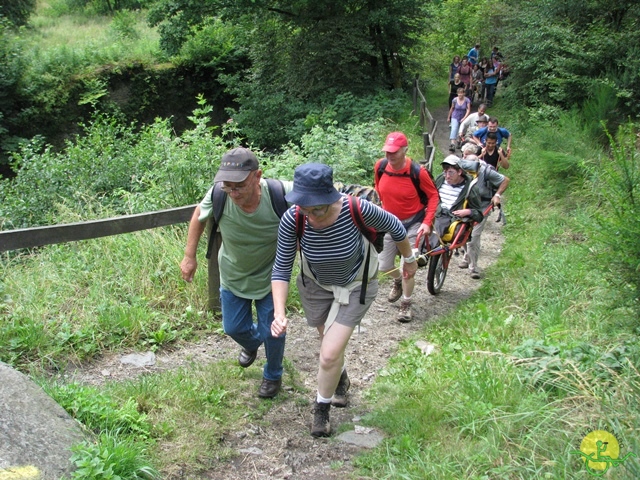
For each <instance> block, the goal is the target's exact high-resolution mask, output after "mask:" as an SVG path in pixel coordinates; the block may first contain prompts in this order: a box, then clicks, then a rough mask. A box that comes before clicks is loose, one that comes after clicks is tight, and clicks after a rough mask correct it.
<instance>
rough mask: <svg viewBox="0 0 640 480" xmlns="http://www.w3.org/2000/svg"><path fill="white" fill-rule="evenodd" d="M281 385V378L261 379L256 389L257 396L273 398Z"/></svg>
mask: <svg viewBox="0 0 640 480" xmlns="http://www.w3.org/2000/svg"><path fill="white" fill-rule="evenodd" d="M281 385H282V379H279V380H267V379H266V378H263V379H262V384H261V385H260V388H259V389H258V396H259V397H260V398H273V397H275V396H276V395H277V394H278V392H279V391H280V386H281Z"/></svg>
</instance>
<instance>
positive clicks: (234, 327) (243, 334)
mask: <svg viewBox="0 0 640 480" xmlns="http://www.w3.org/2000/svg"><path fill="white" fill-rule="evenodd" d="M254 301H255V303H256V311H257V312H258V323H257V324H255V323H253V314H252V313H251V304H252V302H254ZM220 304H221V306H222V326H223V328H224V333H226V334H227V335H229V336H230V337H231V338H233V339H234V340H235V341H236V342H237V343H238V344H239V345H240V346H241V347H242V348H244V349H245V350H247V351H249V352H254V351H256V350H258V347H260V345H262V344H263V343H264V350H265V356H266V357H267V363H265V364H264V369H263V371H262V376H263V377H264V378H266V379H267V380H279V379H280V378H281V377H282V358H283V357H284V341H285V335H282V336H281V337H273V336H272V335H271V322H273V297H272V296H271V293H269V294H268V295H267V296H266V297H264V298H261V299H260V300H250V299H247V298H240V297H237V296H235V295H234V294H233V293H231V292H230V291H229V290H227V289H225V288H220Z"/></svg>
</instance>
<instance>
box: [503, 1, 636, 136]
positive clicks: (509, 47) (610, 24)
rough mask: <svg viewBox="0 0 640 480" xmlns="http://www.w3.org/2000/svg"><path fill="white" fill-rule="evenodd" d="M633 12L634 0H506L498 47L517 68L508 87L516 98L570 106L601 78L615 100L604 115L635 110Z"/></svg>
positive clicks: (634, 24) (612, 115) (578, 101)
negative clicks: (509, 2)
mask: <svg viewBox="0 0 640 480" xmlns="http://www.w3.org/2000/svg"><path fill="white" fill-rule="evenodd" d="M639 15H640V13H639V11H638V9H637V4H636V2H635V1H634V0H627V1H622V2H616V4H615V5H613V4H612V3H611V2H607V1H605V0H563V1H561V2H527V1H520V0H518V1H514V2H512V8H511V9H510V10H509V11H508V14H507V16H506V18H505V36H504V38H505V45H504V47H505V49H504V50H505V53H507V55H508V57H509V62H510V64H511V66H512V70H513V71H514V72H517V74H516V75H512V80H511V83H512V87H511V88H513V92H514V94H515V95H516V97H517V99H518V101H519V102H520V103H523V104H525V105H540V104H544V103H549V104H552V105H559V106H561V107H563V108H570V107H572V106H577V105H580V104H581V103H582V101H583V100H584V99H587V98H590V97H591V95H592V93H593V92H594V91H595V90H596V89H597V88H598V86H599V85H601V84H603V83H605V84H607V85H610V86H611V87H613V88H614V91H613V93H614V96H615V98H616V99H617V102H616V108H615V109H610V110H609V112H607V113H608V115H607V117H606V118H604V119H605V120H607V119H608V118H614V117H616V116H618V117H619V116H620V113H619V112H618V110H617V109H620V110H622V112H626V113H632V114H637V113H638V111H639V110H638V104H637V102H636V101H635V98H634V95H633V92H637V91H639V88H640V73H639V72H640V60H639V58H638V47H637V45H638V44H639V42H640V34H639V32H638V29H637V28H636V25H637V23H638V20H639ZM623 115H624V113H623ZM614 128H615V126H614Z"/></svg>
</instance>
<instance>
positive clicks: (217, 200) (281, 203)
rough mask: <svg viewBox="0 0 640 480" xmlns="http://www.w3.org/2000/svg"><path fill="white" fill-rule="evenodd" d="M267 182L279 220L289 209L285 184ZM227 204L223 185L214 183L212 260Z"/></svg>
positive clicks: (277, 181) (209, 252)
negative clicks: (219, 226)
mask: <svg viewBox="0 0 640 480" xmlns="http://www.w3.org/2000/svg"><path fill="white" fill-rule="evenodd" d="M265 180H266V182H267V188H268V189H269V197H271V208H272V209H273V211H274V212H275V213H276V215H278V217H279V218H282V215H284V212H286V211H287V209H288V208H289V204H288V203H287V200H286V199H285V198H284V196H285V191H284V184H283V183H282V182H281V181H280V180H277V179H275V178H267V179H265ZM226 203H227V194H226V193H224V192H223V191H222V185H221V184H220V183H214V184H213V189H212V190H211V204H212V206H213V215H212V216H211V218H212V227H211V235H209V243H208V245H207V255H206V257H207V258H211V254H212V253H213V243H214V242H213V238H214V236H215V235H216V232H217V230H218V224H219V223H220V218H221V217H222V212H223V211H224V206H225V204H226Z"/></svg>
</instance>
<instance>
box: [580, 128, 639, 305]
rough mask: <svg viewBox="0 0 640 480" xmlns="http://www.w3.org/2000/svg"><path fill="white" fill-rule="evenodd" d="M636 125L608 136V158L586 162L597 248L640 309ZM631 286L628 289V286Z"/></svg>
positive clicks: (624, 290) (612, 272)
mask: <svg viewBox="0 0 640 480" xmlns="http://www.w3.org/2000/svg"><path fill="white" fill-rule="evenodd" d="M637 138H638V125H634V124H632V123H630V122H629V123H627V124H625V125H623V126H621V127H620V129H619V130H618V134H617V136H616V138H613V137H612V136H611V135H609V141H610V143H611V157H609V156H601V157H600V158H598V159H597V160H596V161H595V162H593V163H589V164H587V168H588V169H589V172H590V174H591V182H590V191H591V194H592V195H593V196H594V197H595V198H594V200H595V202H596V204H597V205H598V208H597V209H596V210H595V211H594V212H593V214H594V215H593V218H594V219H595V225H594V229H593V235H594V238H595V240H596V241H597V242H598V245H599V249H598V250H596V253H597V254H598V256H599V258H601V259H602V262H603V265H606V266H607V270H608V272H609V276H610V278H611V280H612V281H613V282H614V284H615V285H617V287H618V290H619V292H620V293H622V294H623V295H629V296H630V297H631V300H632V301H633V302H634V303H635V305H636V307H637V308H638V309H640V152H639V151H638V146H637V143H636V142H637ZM628 286H631V289H629V288H628Z"/></svg>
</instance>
